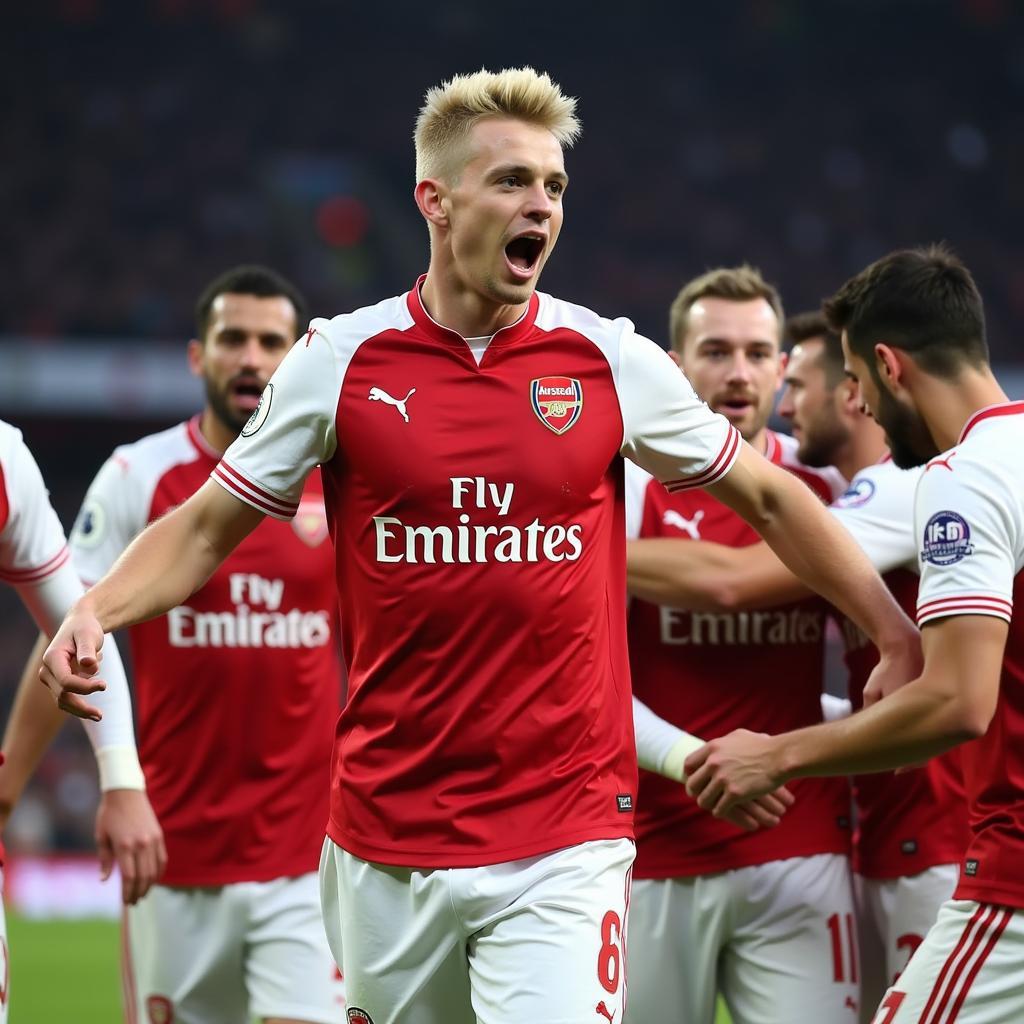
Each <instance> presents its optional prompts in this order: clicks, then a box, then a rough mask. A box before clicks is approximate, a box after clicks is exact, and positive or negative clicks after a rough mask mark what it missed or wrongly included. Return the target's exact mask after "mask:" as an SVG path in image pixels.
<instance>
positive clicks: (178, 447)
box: [107, 420, 215, 478]
mask: <svg viewBox="0 0 1024 1024" xmlns="http://www.w3.org/2000/svg"><path fill="white" fill-rule="evenodd" d="M201 443H202V436H201V435H200V434H199V431H198V428H197V427H196V426H195V424H194V423H193V422H191V421H187V420H186V421H185V422H183V423H176V424H175V425H174V426H173V427H167V428H166V429H165V430H159V431H157V432H156V433H155V434H147V435H146V436H145V437H140V438H139V439H138V440H137V441H130V442H129V443H128V444H121V445H118V446H117V447H116V448H115V449H114V450H113V452H112V453H111V455H110V458H109V459H108V460H107V464H108V465H110V466H113V467H116V468H117V469H118V470H119V471H120V473H121V475H122V476H124V477H129V478H130V477H154V476H155V477H159V476H162V475H163V474H164V473H167V472H169V471H170V470H172V469H174V468H175V467H176V466H180V465H182V464H184V463H189V462H195V461H196V460H197V459H198V458H199V457H200V455H201V447H200V446H201ZM211 452H212V449H211ZM213 454H215V453H213Z"/></svg>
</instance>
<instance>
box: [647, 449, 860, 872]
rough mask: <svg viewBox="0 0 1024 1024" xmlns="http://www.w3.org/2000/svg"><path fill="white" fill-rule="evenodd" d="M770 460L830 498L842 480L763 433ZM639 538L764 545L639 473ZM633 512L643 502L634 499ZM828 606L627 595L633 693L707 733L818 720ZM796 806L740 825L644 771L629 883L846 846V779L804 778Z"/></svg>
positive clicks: (717, 506) (722, 509)
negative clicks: (714, 607)
mask: <svg viewBox="0 0 1024 1024" xmlns="http://www.w3.org/2000/svg"><path fill="white" fill-rule="evenodd" d="M767 436H768V443H767V450H766V455H767V457H768V458H769V459H771V461H772V462H774V463H776V464H777V465H782V466H784V467H785V468H787V469H789V470H790V471H791V472H793V473H794V474H795V475H797V476H798V477H800V479H802V480H804V481H805V482H806V483H807V484H808V485H809V486H811V487H812V489H813V490H815V492H816V493H817V494H818V496H819V497H821V498H822V500H824V501H830V500H831V499H832V498H833V497H834V496H835V494H836V493H837V491H838V490H839V489H840V487H841V484H839V483H838V481H839V478H838V476H832V475H830V476H828V477H826V476H824V475H823V474H822V473H821V472H819V471H816V470H811V469H807V468H805V467H802V466H800V465H799V464H798V463H797V462H796V460H795V456H794V454H793V449H794V447H795V442H793V441H792V439H791V438H788V437H785V436H779V435H775V434H774V433H772V432H770V431H769V432H768V435H767ZM635 484H636V486H635V487H634V485H633V482H632V481H631V498H632V495H633V493H636V494H637V500H638V502H642V513H641V514H640V518H639V520H638V523H637V526H638V530H637V531H636V533H637V535H639V536H640V537H672V538H676V539H680V540H684V541H687V542H688V543H699V542H700V541H701V540H707V541H714V542H717V543H719V544H727V545H729V546H730V547H745V546H747V545H750V544H753V543H755V542H757V541H758V540H760V537H759V536H758V534H757V533H756V532H755V531H754V529H753V528H752V527H750V526H749V525H748V524H747V523H746V522H745V521H744V520H743V519H741V518H740V516H738V515H737V514H736V513H735V512H733V511H732V510H731V509H729V508H727V507H726V506H725V505H723V504H721V502H719V501H717V500H716V499H715V498H713V497H711V495H710V494H708V493H707V492H705V491H691V492H688V493H684V494H670V493H668V492H667V491H666V490H665V488H664V487H662V486H661V485H660V484H658V483H657V482H656V481H653V480H647V481H645V480H643V479H641V478H640V475H639V474H638V475H637V480H636V481H635ZM638 509H639V506H638ZM826 615H827V606H826V605H825V603H824V602H822V601H820V600H817V599H815V600H808V601H801V602H799V603H796V604H790V605H780V606H778V607H776V608H771V609H766V610H764V611H758V610H753V611H743V612H731V613H704V612H690V611H685V610H680V609H675V608H668V607H659V606H656V605H652V604H649V603H647V602H645V601H639V600H636V599H634V600H633V601H632V603H631V606H630V611H629V651H630V664H631V668H632V675H633V686H634V690H635V692H636V696H637V697H638V698H639V699H640V700H641V701H643V702H644V704H646V705H647V706H648V707H649V708H650V709H651V710H652V711H653V712H654V713H655V714H657V715H659V716H660V717H661V718H664V719H666V720H668V721H669V722H672V723H673V724H674V725H678V726H679V727H681V728H683V729H685V730H687V731H688V732H692V733H693V734H695V735H697V736H700V737H701V738H703V739H708V740H710V739H714V738H715V737H716V736H722V735H724V734H725V733H728V732H730V731H732V730H733V729H737V728H747V729H753V730H756V731H759V732H768V733H779V732H786V731H788V730H790V729H797V728H800V727H802V726H805V725H811V724H814V723H817V722H820V721H821V691H822V671H823V658H824V640H825V621H826ZM791 789H792V791H793V793H794V795H795V796H796V803H795V805H794V806H793V807H792V808H790V810H789V811H788V812H787V813H786V815H785V816H784V817H783V819H782V823H781V824H780V825H779V826H778V827H777V828H773V829H766V830H764V831H761V832H755V833H746V832H741V831H740V830H739V829H738V828H736V827H735V826H733V825H731V824H729V823H728V822H725V821H721V820H719V819H716V818H713V817H712V816H711V815H710V814H708V813H707V812H706V811H702V810H701V809H700V808H699V807H698V806H697V804H696V803H695V802H694V801H693V800H691V799H690V798H689V797H688V796H687V795H686V794H685V792H684V791H683V789H682V788H681V787H680V785H679V783H677V782H675V781H673V780H671V779H666V778H663V777H662V776H660V775H655V774H654V773H652V772H642V773H641V778H640V794H639V799H638V803H637V820H636V836H637V859H636V864H635V867H634V876H635V877H636V878H679V877H686V876H690V875H700V874H709V873H712V872H717V871H725V870H728V869H731V868H739V867H747V866H749V865H753V864H762V863H765V862H767V861H772V860H781V859H783V858H787V857H802V856H810V855H812V854H818V853H846V852H847V851H848V850H849V844H850V814H849V811H850V805H849V801H850V792H849V786H848V784H847V782H846V780H845V779H800V780H798V781H796V782H795V783H792V784H791Z"/></svg>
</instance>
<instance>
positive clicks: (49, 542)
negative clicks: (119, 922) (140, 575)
mask: <svg viewBox="0 0 1024 1024" xmlns="http://www.w3.org/2000/svg"><path fill="white" fill-rule="evenodd" d="M0 579H2V580H4V581H5V582H7V583H10V584H12V585H13V586H14V588H15V589H16V590H17V592H18V595H19V596H20V597H21V600H22V602H23V603H24V605H25V607H26V608H27V609H28V611H29V613H30V614H31V615H32V618H33V619H34V620H35V622H36V625H37V626H39V628H40V629H41V630H42V631H43V632H44V633H46V634H48V635H51V636H52V635H53V633H54V632H55V631H56V629H57V626H58V625H60V621H61V618H62V616H63V615H64V614H65V613H66V612H67V610H68V608H70V607H71V605H72V604H73V603H74V602H75V601H76V600H77V599H78V598H79V597H80V596H81V594H82V585H81V583H80V582H79V580H78V577H77V576H76V575H75V572H74V570H73V569H72V568H71V565H70V562H69V560H68V548H67V544H66V543H65V540H64V531H63V529H61V525H60V521H59V520H58V519H57V514H56V513H55V512H54V511H53V508H52V507H51V506H50V500H49V497H48V496H47V493H46V487H45V485H44V484H43V478H42V476H41V475H40V473H39V467H38V466H37V465H36V462H35V459H33V458H32V454H31V452H30V451H29V450H28V448H27V447H26V446H25V442H24V441H23V440H22V437H21V432H20V431H19V430H17V429H16V428H15V427H13V426H11V425H10V424H9V423H6V422H4V421H3V420H0ZM103 653H104V665H103V673H104V676H105V677H106V679H107V684H108V685H107V689H106V692H105V693H103V694H102V695H101V696H99V697H97V699H96V704H95V706H94V713H93V714H92V715H91V716H90V718H89V719H88V720H87V721H86V722H85V730H86V732H87V733H88V736H89V741H90V742H91V743H92V746H93V750H94V751H95V754H96V762H97V764H98V766H99V772H100V790H101V792H102V796H101V799H100V807H99V810H98V812H97V815H96V840H97V845H98V847H99V852H100V858H101V866H102V869H103V877H104V878H106V877H108V876H109V874H110V871H111V869H112V865H113V863H114V862H115V861H116V862H117V864H118V867H119V868H120V871H121V879H122V896H123V898H124V900H125V902H126V903H133V902H135V901H136V900H137V899H139V898H140V897H142V896H144V895H145V893H146V892H147V891H148V890H149V887H150V886H151V885H152V884H153V882H154V881H155V880H156V879H157V878H158V877H159V876H160V873H161V871H163V868H164V865H165V863H166V860H167V857H166V853H165V850H164V843H163V837H162V835H161V832H160V826H159V825H158V824H157V820H156V817H155V816H154V814H153V810H152V808H151V807H150V805H149V801H148V799H147V797H146V793H145V783H144V780H143V775H142V770H141V768H140V767H139V758H138V754H137V752H136V749H135V737H134V735H133V733H132V709H131V702H130V698H129V695H128V684H127V681H126V679H125V675H124V668H123V667H122V665H121V661H120V658H119V656H118V652H117V647H116V645H115V644H114V642H113V640H108V642H107V643H106V644H105V645H104V652H103ZM63 721H64V716H63V715H62V714H61V713H60V711H59V710H57V708H56V707H55V706H54V704H53V702H52V701H51V700H49V699H48V697H47V694H46V691H45V690H44V689H43V688H42V687H41V686H40V685H39V680H38V676H37V675H35V674H34V675H33V678H32V680H31V687H28V686H26V685H25V682H24V681H23V684H22V686H21V687H20V688H19V691H18V694H17V696H16V698H15V705H14V707H13V709H12V711H11V717H10V720H9V722H8V725H7V729H6V733H5V736H4V752H3V753H0V765H4V767H3V768H2V769H0V825H2V824H5V823H6V820H7V817H8V815H9V814H10V811H11V808H13V806H14V804H15V803H16V802H17V798H18V796H19V795H20V793H21V790H22V788H23V787H24V784H25V780H26V778H27V777H28V776H29V775H30V774H31V772H32V769H33V768H34V767H35V765H36V763H37V762H38V759H39V756H40V755H41V753H42V751H43V750H44V749H45V747H46V746H47V745H48V744H49V742H50V741H51V740H52V739H53V737H54V735H56V732H57V730H58V729H59V728H60V726H61V724H62V723H63ZM5 758H6V759H7V763H6V764H5ZM3 865H4V850H3V844H2V843H0V891H2V889H3ZM9 980H10V957H9V955H8V949H7V930H6V926H5V921H4V914H3V904H2V901H0V1024H6V1021H7V1007H8V1003H9V998H10V987H9Z"/></svg>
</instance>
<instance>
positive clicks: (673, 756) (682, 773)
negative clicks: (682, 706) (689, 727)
mask: <svg viewBox="0 0 1024 1024" xmlns="http://www.w3.org/2000/svg"><path fill="white" fill-rule="evenodd" d="M703 746H704V740H702V739H700V738H698V737H697V736H692V735H691V734H690V733H688V732H684V733H683V734H682V735H681V736H680V737H679V739H677V740H676V741H675V743H674V744H673V745H672V747H671V749H670V750H669V752H668V753H667V754H666V755H665V758H664V760H663V761H662V762H661V774H662V775H664V776H666V777H667V778H670V779H674V780H675V781H676V782H685V781H686V759H687V758H688V757H689V756H690V755H691V754H692V753H693V752H694V751H696V750H700V748H701V747H703Z"/></svg>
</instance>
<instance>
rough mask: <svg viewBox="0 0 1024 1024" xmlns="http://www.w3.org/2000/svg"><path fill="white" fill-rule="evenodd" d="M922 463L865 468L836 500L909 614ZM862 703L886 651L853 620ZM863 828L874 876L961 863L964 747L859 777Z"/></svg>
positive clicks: (858, 834)
mask: <svg viewBox="0 0 1024 1024" xmlns="http://www.w3.org/2000/svg"><path fill="white" fill-rule="evenodd" d="M922 472H923V471H922V470H919V469H909V470H901V469H899V468H898V467H897V466H896V465H895V464H894V463H893V462H892V460H891V459H890V458H888V457H886V458H885V459H884V460H883V461H881V462H879V463H877V464H876V465H874V466H868V467H867V468H865V469H863V470H862V471H861V472H859V473H858V474H857V475H856V476H855V477H854V478H853V480H852V481H850V487H849V489H848V490H847V491H846V493H845V494H844V495H842V497H840V498H839V499H838V500H837V501H835V502H834V503H833V505H832V512H833V513H834V514H835V516H836V518H837V519H838V520H839V521H840V522H841V523H842V524H843V525H844V526H845V527H846V528H847V530H849V531H850V533H852V534H853V536H854V538H855V539H856V541H857V543H858V544H860V546H861V547H862V548H863V549H864V551H865V552H866V553H867V555H868V557H869V558H870V559H871V562H872V564H873V565H874V566H875V568H876V569H877V570H878V571H879V572H880V573H882V575H883V579H884V580H885V582H886V585H887V586H888V587H889V589H890V590H891V591H892V593H893V596H894V597H895V598H896V600H897V601H898V602H899V603H900V606H901V607H902V608H903V610H904V611H905V612H906V613H907V614H908V615H911V616H912V615H913V614H914V608H915V606H916V603H917V551H918V546H917V542H916V539H915V536H914V522H913V516H912V512H911V510H912V509H913V507H914V494H915V492H916V490H917V484H918V481H919V480H920V479H921V473H922ZM840 625H841V626H842V632H843V639H844V642H845V646H846V654H845V661H846V667H847V669H848V671H849V693H850V700H851V702H852V704H853V707H854V709H859V708H861V707H863V704H864V687H865V685H866V684H867V681H868V677H869V676H870V675H871V670H872V669H873V668H874V667H875V665H876V664H877V662H878V650H877V648H876V647H875V646H874V645H873V644H872V643H871V642H870V641H869V640H868V638H867V636H865V635H864V633H863V632H862V631H861V630H860V629H859V628H858V627H857V626H856V625H854V623H853V622H851V621H850V620H849V619H847V618H845V617H844V618H843V619H842V620H841V623H840ZM853 796H854V801H855V803H856V807H857V827H856V831H855V832H854V836H853V868H854V870H855V871H856V872H858V873H859V874H861V875H864V876H865V877H867V878H899V877H901V876H904V875H916V874H918V873H919V872H921V871H924V870H925V869H926V868H930V867H934V866H935V865H938V864H957V863H959V861H960V859H961V857H963V853H964V850H965V849H966V848H967V838H968V832H967V802H966V796H965V794H964V785H963V770H962V768H961V758H960V750H959V748H957V749H954V750H950V751H948V752H947V753H945V754H943V755H942V756H941V757H935V758H932V760H931V761H929V762H928V764H926V765H924V766H923V767H921V768H918V769H916V770H914V771H910V772H901V773H899V774H897V773H896V772H879V773H877V774H874V775H858V776H856V777H855V778H854V780H853Z"/></svg>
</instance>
